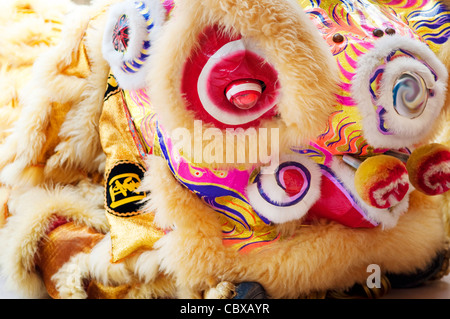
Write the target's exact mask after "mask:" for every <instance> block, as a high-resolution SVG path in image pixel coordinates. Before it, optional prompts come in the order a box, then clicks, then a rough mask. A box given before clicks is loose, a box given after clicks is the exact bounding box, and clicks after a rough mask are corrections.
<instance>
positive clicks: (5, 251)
mask: <svg viewBox="0 0 450 319" xmlns="http://www.w3.org/2000/svg"><path fill="white" fill-rule="evenodd" d="M82 190H83V191H82ZM8 209H9V211H10V214H11V216H9V217H8V220H7V223H6V225H5V226H4V227H3V228H1V229H0V238H1V240H2V242H3V243H4V245H2V248H1V249H0V269H1V271H2V274H3V275H4V276H5V278H6V285H7V287H8V288H9V289H11V290H14V291H18V292H19V293H21V294H23V295H25V296H29V297H40V296H42V294H43V292H45V288H44V287H43V284H42V282H41V278H40V276H39V274H38V273H37V272H36V270H35V257H36V253H37V250H38V245H39V242H40V241H41V240H42V239H44V238H45V233H46V231H47V229H48V226H49V225H50V223H51V222H52V220H53V219H54V216H55V215H58V216H61V217H65V218H67V219H70V220H72V221H74V222H76V223H80V224H83V225H87V226H89V227H92V228H94V229H96V230H97V231H98V232H101V233H106V232H107V231H108V227H109V226H108V224H107V221H106V217H105V214H104V209H103V193H102V188H101V187H100V186H97V185H90V184H88V183H87V182H85V183H84V185H82V186H81V187H69V186H66V187H56V188H54V189H45V188H38V187H33V188H17V189H14V190H13V191H11V194H10V197H9V201H8Z"/></svg>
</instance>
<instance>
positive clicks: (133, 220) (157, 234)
mask: <svg viewBox="0 0 450 319" xmlns="http://www.w3.org/2000/svg"><path fill="white" fill-rule="evenodd" d="M106 217H107V219H108V222H109V224H110V226H111V231H110V233H111V243H112V262H118V261H120V260H121V259H123V258H125V257H127V256H129V255H130V254H132V253H134V252H136V251H138V250H140V249H151V248H153V245H154V244H155V242H156V241H157V240H159V239H160V238H161V237H162V236H164V231H162V230H160V229H158V228H157V227H156V226H155V225H154V223H153V220H154V215H153V214H151V213H147V214H141V215H137V216H132V217H119V216H115V215H112V214H106Z"/></svg>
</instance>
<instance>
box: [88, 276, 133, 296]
mask: <svg viewBox="0 0 450 319" xmlns="http://www.w3.org/2000/svg"><path fill="white" fill-rule="evenodd" d="M130 288H131V286H130V285H121V286H116V287H112V286H105V285H103V284H101V283H99V282H98V281H95V280H93V281H91V282H90V283H89V286H88V288H87V295H88V299H124V298H126V295H127V293H128V291H129V290H130Z"/></svg>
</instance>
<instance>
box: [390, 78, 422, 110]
mask: <svg viewBox="0 0 450 319" xmlns="http://www.w3.org/2000/svg"><path fill="white" fill-rule="evenodd" d="M392 94H393V99H394V100H393V102H394V109H395V111H396V112H397V113H398V114H399V115H401V116H404V117H407V118H410V119H413V118H416V117H418V116H420V115H421V114H422V112H423V111H424V110H425V107H426V105H427V101H428V95H429V90H428V89H427V86H426V83H425V81H424V79H423V78H422V77H421V76H419V75H417V74H415V73H411V72H404V73H402V74H401V75H400V76H399V77H398V78H397V81H396V82H395V84H394V88H393V90H392Z"/></svg>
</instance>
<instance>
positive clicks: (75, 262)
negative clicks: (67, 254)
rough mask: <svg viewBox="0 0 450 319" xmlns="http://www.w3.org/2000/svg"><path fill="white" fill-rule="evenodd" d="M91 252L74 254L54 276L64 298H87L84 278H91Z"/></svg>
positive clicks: (53, 278) (57, 287)
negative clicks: (89, 265)
mask: <svg viewBox="0 0 450 319" xmlns="http://www.w3.org/2000/svg"><path fill="white" fill-rule="evenodd" d="M88 261H89V254H85V253H81V254H77V255H75V256H72V257H71V258H70V259H69V261H68V262H66V263H65V264H64V265H63V266H62V267H61V268H60V269H59V270H58V272H57V273H55V274H54V275H53V276H52V281H54V282H55V287H56V289H57V290H58V292H59V295H60V297H61V298H62V299H86V298H87V293H86V290H85V289H84V282H83V281H84V279H86V278H89V272H88V269H89V267H88V264H89V263H88Z"/></svg>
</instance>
